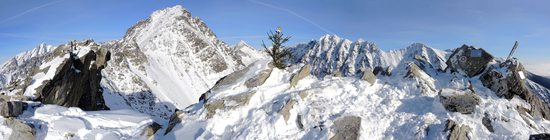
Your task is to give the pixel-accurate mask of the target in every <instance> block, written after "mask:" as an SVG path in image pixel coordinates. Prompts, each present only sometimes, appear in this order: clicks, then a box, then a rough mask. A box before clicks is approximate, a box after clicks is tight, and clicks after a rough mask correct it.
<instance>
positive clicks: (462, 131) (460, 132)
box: [443, 120, 472, 140]
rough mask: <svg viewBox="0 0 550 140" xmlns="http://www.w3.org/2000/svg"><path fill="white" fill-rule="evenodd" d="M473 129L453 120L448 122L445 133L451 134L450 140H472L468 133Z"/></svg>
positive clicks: (448, 137)
mask: <svg viewBox="0 0 550 140" xmlns="http://www.w3.org/2000/svg"><path fill="white" fill-rule="evenodd" d="M471 130H472V129H471V128H470V127H468V126H467V125H459V124H457V123H456V122H455V121H453V120H447V124H445V130H443V131H444V132H447V131H448V132H449V136H447V139H448V140H470V138H469V137H468V133H469V132H470V131H471Z"/></svg>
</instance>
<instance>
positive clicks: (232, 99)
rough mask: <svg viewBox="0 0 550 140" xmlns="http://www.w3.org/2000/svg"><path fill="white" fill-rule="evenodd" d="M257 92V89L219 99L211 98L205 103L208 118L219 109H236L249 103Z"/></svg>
mask: <svg viewBox="0 0 550 140" xmlns="http://www.w3.org/2000/svg"><path fill="white" fill-rule="evenodd" d="M254 94H256V91H249V92H245V93H241V94H238V95H233V96H228V97H224V98H222V99H217V100H209V101H208V102H206V104H204V108H205V109H206V110H207V113H206V118H212V117H213V116H214V115H215V114H216V111H217V110H226V109H234V108H237V107H240V106H244V105H247V104H248V101H250V98H252V96H254Z"/></svg>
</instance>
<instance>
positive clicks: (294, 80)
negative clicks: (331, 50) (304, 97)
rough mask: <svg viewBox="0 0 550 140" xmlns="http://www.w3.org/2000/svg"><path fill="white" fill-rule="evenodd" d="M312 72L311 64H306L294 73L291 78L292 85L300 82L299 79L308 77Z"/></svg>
mask: <svg viewBox="0 0 550 140" xmlns="http://www.w3.org/2000/svg"><path fill="white" fill-rule="evenodd" d="M310 72H311V65H309V64H306V65H304V66H303V67H302V68H301V69H300V71H298V73H296V74H294V75H293V76H292V78H290V87H294V86H296V85H297V84H298V81H300V80H302V79H304V78H306V77H307V76H308V75H309V73H310Z"/></svg>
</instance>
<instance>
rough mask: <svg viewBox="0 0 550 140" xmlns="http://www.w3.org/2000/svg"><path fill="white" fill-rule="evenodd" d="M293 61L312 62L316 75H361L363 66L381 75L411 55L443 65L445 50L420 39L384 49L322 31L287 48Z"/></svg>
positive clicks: (444, 66) (433, 63)
mask: <svg viewBox="0 0 550 140" xmlns="http://www.w3.org/2000/svg"><path fill="white" fill-rule="evenodd" d="M291 50H292V57H293V59H294V62H295V63H301V62H303V63H306V64H310V65H311V66H312V68H311V74H312V75H315V76H317V77H320V78H322V77H324V76H325V75H331V74H340V75H342V76H346V77H348V76H357V77H360V76H362V75H363V71H364V70H365V69H371V70H374V71H375V72H374V73H375V74H380V70H377V69H375V68H377V67H379V68H378V69H383V70H384V72H385V73H383V74H384V75H389V74H391V69H393V68H395V67H397V66H398V65H399V64H400V63H402V62H408V61H411V60H413V59H414V58H415V57H421V58H424V59H425V60H426V61H427V62H428V63H430V64H432V65H433V67H434V69H441V70H442V69H444V68H446V67H447V66H446V64H445V62H444V60H445V56H444V54H445V52H443V51H439V50H436V49H433V48H430V47H428V46H427V45H424V44H421V43H414V44H411V45H410V46H409V47H407V48H405V49H399V50H392V51H389V52H384V51H382V50H381V49H379V48H378V47H377V46H376V45H375V44H374V43H371V42H367V41H364V40H361V39H359V40H357V41H355V42H352V41H350V40H347V39H341V38H340V37H338V36H335V35H325V36H323V37H321V38H320V39H319V41H311V42H309V43H308V44H299V45H297V46H296V47H293V48H291Z"/></svg>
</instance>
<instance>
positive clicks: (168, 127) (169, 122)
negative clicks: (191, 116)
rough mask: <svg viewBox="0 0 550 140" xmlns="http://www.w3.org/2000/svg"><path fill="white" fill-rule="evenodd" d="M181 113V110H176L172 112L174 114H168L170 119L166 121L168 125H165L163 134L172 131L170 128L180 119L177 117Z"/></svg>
mask: <svg viewBox="0 0 550 140" xmlns="http://www.w3.org/2000/svg"><path fill="white" fill-rule="evenodd" d="M181 114H183V111H181V110H176V111H175V112H174V114H172V115H171V116H170V120H169V121H168V126H167V127H166V130H165V131H164V135H166V134H168V133H170V132H171V131H172V129H174V126H176V124H178V123H180V122H181V119H180V117H179V116H180V115H181Z"/></svg>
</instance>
